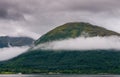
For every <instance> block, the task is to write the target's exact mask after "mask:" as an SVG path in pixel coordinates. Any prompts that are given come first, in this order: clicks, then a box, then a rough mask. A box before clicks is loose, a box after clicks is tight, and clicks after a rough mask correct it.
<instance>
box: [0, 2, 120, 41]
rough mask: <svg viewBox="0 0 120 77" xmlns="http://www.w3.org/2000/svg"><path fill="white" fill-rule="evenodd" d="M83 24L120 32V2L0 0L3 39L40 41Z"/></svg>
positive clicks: (0, 28) (0, 25)
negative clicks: (58, 29) (63, 28)
mask: <svg viewBox="0 0 120 77" xmlns="http://www.w3.org/2000/svg"><path fill="white" fill-rule="evenodd" d="M81 21H84V22H90V23H92V24H95V25H99V26H102V27H105V28H107V29H110V30H113V31H117V32H119V33H120V0H0V36H3V35H10V36H11V35H12V36H21V35H27V36H30V37H34V38H35V39H37V38H38V37H40V36H41V35H43V34H44V33H46V32H48V31H49V30H51V29H53V28H55V27H57V26H59V25H62V24H64V23H67V22H81Z"/></svg>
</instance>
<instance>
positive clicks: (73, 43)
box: [34, 36, 120, 50]
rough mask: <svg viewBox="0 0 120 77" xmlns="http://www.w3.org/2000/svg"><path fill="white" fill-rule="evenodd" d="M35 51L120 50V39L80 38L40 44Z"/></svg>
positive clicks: (113, 37) (116, 37) (110, 37)
mask: <svg viewBox="0 0 120 77" xmlns="http://www.w3.org/2000/svg"><path fill="white" fill-rule="evenodd" d="M34 49H43V50H109V49H113V50H120V37H118V36H109V37H99V36H98V37H88V38H85V37H78V38H75V39H73V38H71V39H65V40H59V41H53V42H47V43H44V44H40V45H38V46H37V47H34Z"/></svg>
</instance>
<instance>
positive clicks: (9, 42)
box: [0, 36, 34, 48]
mask: <svg viewBox="0 0 120 77" xmlns="http://www.w3.org/2000/svg"><path fill="white" fill-rule="evenodd" d="M33 42H34V40H33V39H32V38H29V37H10V36H1V37H0V48H4V47H9V46H13V47H14V46H30V45H32V44H33Z"/></svg>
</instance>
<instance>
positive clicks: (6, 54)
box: [0, 46, 29, 61]
mask: <svg viewBox="0 0 120 77" xmlns="http://www.w3.org/2000/svg"><path fill="white" fill-rule="evenodd" d="M28 49H29V47H28V46H23V47H9V48H1V49H0V61H6V60H9V59H12V58H14V57H17V56H18V55H20V54H22V53H25V52H27V50H28Z"/></svg>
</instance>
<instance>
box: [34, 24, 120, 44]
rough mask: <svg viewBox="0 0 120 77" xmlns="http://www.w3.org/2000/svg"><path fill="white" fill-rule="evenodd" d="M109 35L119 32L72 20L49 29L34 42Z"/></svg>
mask: <svg viewBox="0 0 120 77" xmlns="http://www.w3.org/2000/svg"><path fill="white" fill-rule="evenodd" d="M111 35H117V36H120V34H119V33H116V32H113V31H110V30H107V29H105V28H102V27H98V26H95V25H91V24H89V23H84V22H74V23H67V24H64V25H62V26H59V27H57V28H55V29H53V30H51V31H50V32H48V33H46V34H45V35H43V36H42V37H41V38H40V39H38V40H37V41H36V42H35V44H36V45H38V44H40V43H44V42H49V41H55V40H61V39H66V38H76V37H79V36H85V37H94V36H111Z"/></svg>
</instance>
